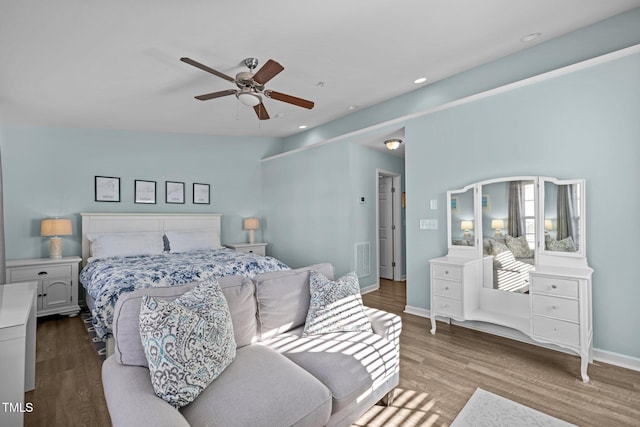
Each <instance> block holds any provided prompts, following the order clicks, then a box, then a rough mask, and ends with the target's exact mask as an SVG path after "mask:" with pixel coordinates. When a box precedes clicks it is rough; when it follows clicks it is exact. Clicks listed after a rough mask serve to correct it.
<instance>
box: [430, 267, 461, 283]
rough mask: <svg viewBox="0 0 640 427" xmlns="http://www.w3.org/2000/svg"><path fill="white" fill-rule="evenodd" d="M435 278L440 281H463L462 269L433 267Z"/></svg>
mask: <svg viewBox="0 0 640 427" xmlns="http://www.w3.org/2000/svg"><path fill="white" fill-rule="evenodd" d="M433 277H437V278H440V279H451V280H461V279H462V269H461V268H460V267H452V266H449V265H439V264H435V265H433Z"/></svg>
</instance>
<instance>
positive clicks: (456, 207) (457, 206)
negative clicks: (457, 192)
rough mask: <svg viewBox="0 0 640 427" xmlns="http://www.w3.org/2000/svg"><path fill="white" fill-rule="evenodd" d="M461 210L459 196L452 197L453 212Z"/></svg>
mask: <svg viewBox="0 0 640 427" xmlns="http://www.w3.org/2000/svg"><path fill="white" fill-rule="evenodd" d="M459 212H460V200H459V199H458V198H457V197H452V198H451V213H459Z"/></svg>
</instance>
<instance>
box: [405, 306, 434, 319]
mask: <svg viewBox="0 0 640 427" xmlns="http://www.w3.org/2000/svg"><path fill="white" fill-rule="evenodd" d="M404 312H405V313H407V314H414V315H416V316H420V317H431V312H430V311H429V310H427V309H424V308H420V307H412V306H410V305H405V306H404Z"/></svg>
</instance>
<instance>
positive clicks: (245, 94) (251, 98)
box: [236, 90, 262, 107]
mask: <svg viewBox="0 0 640 427" xmlns="http://www.w3.org/2000/svg"><path fill="white" fill-rule="evenodd" d="M236 98H238V101H240V102H242V103H243V104H244V105H246V106H248V107H255V106H256V105H258V104H260V103H261V102H262V98H260V95H257V94H255V93H253V92H251V91H250V90H242V91H240V92H238V93H236Z"/></svg>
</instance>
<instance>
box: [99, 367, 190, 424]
mask: <svg viewBox="0 0 640 427" xmlns="http://www.w3.org/2000/svg"><path fill="white" fill-rule="evenodd" d="M102 385H103V387H104V397H105V400H106V401H107V407H108V408H109V415H110V416H111V423H112V425H113V426H114V427H129V426H131V427H140V426H147V425H148V426H157V427H182V426H185V427H188V426H189V423H188V422H187V420H186V419H185V418H184V417H183V416H182V414H180V412H178V410H177V409H175V408H174V407H173V406H171V405H169V404H168V403H167V402H165V401H164V400H162V399H161V398H159V397H158V396H156V395H155V393H154V391H153V386H152V385H151V379H150V377H149V369H147V368H145V367H142V366H126V365H121V364H119V363H118V362H116V360H115V357H114V356H110V357H108V358H107V360H105V361H104V363H103V364H102Z"/></svg>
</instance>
